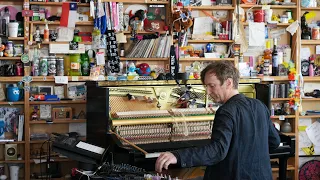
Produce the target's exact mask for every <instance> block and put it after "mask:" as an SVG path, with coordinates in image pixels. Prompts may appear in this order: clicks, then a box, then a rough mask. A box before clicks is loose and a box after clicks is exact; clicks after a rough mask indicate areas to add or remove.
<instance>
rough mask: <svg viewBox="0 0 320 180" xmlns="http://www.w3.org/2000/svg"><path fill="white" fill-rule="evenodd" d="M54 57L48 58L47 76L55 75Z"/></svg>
mask: <svg viewBox="0 0 320 180" xmlns="http://www.w3.org/2000/svg"><path fill="white" fill-rule="evenodd" d="M56 72H57V70H56V58H55V57H49V58H48V75H49V76H55V75H56Z"/></svg>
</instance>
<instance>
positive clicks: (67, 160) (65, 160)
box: [30, 157, 74, 163]
mask: <svg viewBox="0 0 320 180" xmlns="http://www.w3.org/2000/svg"><path fill="white" fill-rule="evenodd" d="M42 159H47V158H42ZM51 160H52V161H51V162H70V161H74V160H72V159H68V158H59V157H53V158H51ZM30 163H34V160H33V159H30ZM41 163H44V162H41Z"/></svg>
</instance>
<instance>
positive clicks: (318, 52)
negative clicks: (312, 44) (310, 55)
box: [316, 45, 320, 54]
mask: <svg viewBox="0 0 320 180" xmlns="http://www.w3.org/2000/svg"><path fill="white" fill-rule="evenodd" d="M316 54H320V46H319V45H317V46H316Z"/></svg>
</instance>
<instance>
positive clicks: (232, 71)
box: [201, 61, 240, 89]
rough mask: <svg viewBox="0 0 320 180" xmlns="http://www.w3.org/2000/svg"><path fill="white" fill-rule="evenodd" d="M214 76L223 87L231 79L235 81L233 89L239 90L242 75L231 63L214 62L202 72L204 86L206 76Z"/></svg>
mask: <svg viewBox="0 0 320 180" xmlns="http://www.w3.org/2000/svg"><path fill="white" fill-rule="evenodd" d="M208 74H214V75H215V76H217V78H218V79H219V81H220V83H221V85H222V84H223V83H224V82H225V81H226V80H227V79H228V78H231V79H232V81H233V88H234V89H238V84H239V79H240V73H239V71H238V69H237V68H236V67H235V66H234V63H233V62H231V61H214V62H213V63H211V64H209V65H208V66H207V67H206V68H204V70H202V71H201V81H202V84H204V79H205V76H206V75H208Z"/></svg>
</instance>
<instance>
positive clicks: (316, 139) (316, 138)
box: [306, 121, 320, 146]
mask: <svg viewBox="0 0 320 180" xmlns="http://www.w3.org/2000/svg"><path fill="white" fill-rule="evenodd" d="M306 132H307V134H308V137H309V139H310V140H311V142H312V143H313V144H314V145H315V146H320V123H319V122H318V121H316V122H314V123H312V124H311V125H310V126H308V127H307V129H306Z"/></svg>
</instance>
